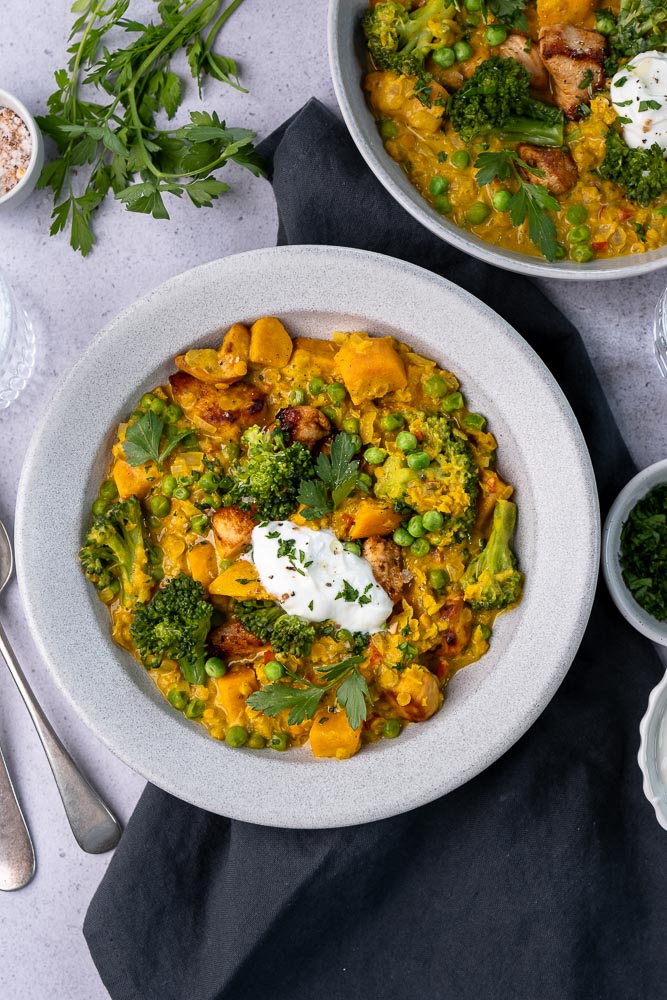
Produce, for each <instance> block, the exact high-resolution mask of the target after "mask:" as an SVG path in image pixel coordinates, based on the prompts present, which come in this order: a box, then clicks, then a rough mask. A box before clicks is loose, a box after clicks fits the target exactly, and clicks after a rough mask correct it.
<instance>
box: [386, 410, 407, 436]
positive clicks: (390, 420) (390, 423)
mask: <svg viewBox="0 0 667 1000" xmlns="http://www.w3.org/2000/svg"><path fill="white" fill-rule="evenodd" d="M404 423H405V417H404V416H403V415H402V414H401V413H387V414H386V416H384V417H383V418H382V420H381V421H380V427H381V428H382V430H383V431H390V432H391V431H397V430H400V428H401V427H402V426H403V424H404Z"/></svg>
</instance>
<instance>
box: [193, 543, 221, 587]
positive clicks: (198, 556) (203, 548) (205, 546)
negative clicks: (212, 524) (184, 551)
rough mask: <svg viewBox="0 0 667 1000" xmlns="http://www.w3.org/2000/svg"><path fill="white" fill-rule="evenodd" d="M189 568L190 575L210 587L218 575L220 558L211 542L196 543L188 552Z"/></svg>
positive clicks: (203, 585) (204, 585)
mask: <svg viewBox="0 0 667 1000" xmlns="http://www.w3.org/2000/svg"><path fill="white" fill-rule="evenodd" d="M188 569H189V571H190V576H191V577H192V579H193V580H196V581H197V583H201V585H202V587H208V585H209V583H211V581H212V580H215V578H216V576H217V575H218V559H217V556H216V554H215V549H214V548H213V546H212V545H211V543H210V542H203V543H201V544H200V545H195V546H194V548H192V549H190V551H189V552H188Z"/></svg>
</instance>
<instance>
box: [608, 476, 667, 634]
mask: <svg viewBox="0 0 667 1000" xmlns="http://www.w3.org/2000/svg"><path fill="white" fill-rule="evenodd" d="M602 570H603V573H604V577H605V580H606V581H607V586H608V588H609V592H610V594H611V596H612V599H613V601H614V603H615V604H616V607H617V608H618V610H619V611H620V612H621V614H622V615H624V617H625V618H626V619H627V620H628V621H629V622H630V624H631V625H634V627H635V628H636V629H637V630H638V631H639V632H641V633H642V634H643V635H645V636H648V638H649V639H652V640H653V641H654V642H657V643H660V644H661V645H663V646H667V459H665V460H664V461H662V462H656V463H655V465H650V466H649V467H648V468H647V469H644V470H643V471H642V472H640V473H638V474H637V475H636V476H635V477H634V478H633V479H631V480H630V482H629V483H628V484H627V486H625V488H624V489H622V490H621V492H620V493H619V495H618V496H617V498H616V500H615V501H614V503H613V504H612V507H611V510H610V511H609V514H608V516H607V520H606V522H605V526H604V531H603V537H602Z"/></svg>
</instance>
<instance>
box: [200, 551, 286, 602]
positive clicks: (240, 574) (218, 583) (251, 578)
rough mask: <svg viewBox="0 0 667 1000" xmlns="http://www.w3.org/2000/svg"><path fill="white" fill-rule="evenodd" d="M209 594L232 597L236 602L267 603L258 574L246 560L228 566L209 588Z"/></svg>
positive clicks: (265, 593) (266, 596)
mask: <svg viewBox="0 0 667 1000" xmlns="http://www.w3.org/2000/svg"><path fill="white" fill-rule="evenodd" d="M208 589H209V593H211V594H215V595H216V596H217V597H234V598H235V599H236V600H237V601H249V600H253V601H268V600H270V599H271V594H269V593H267V591H266V590H265V589H264V587H263V586H262V585H261V583H260V582H259V574H258V572H257V570H256V569H255V567H254V566H253V564H252V563H251V562H248V561H247V560H246V559H239V561H238V562H235V563H233V565H231V566H229V567H228V569H226V570H225V571H224V572H223V573H221V574H220V576H218V577H216V578H215V580H213V582H212V583H211V585H210V586H209V588H208Z"/></svg>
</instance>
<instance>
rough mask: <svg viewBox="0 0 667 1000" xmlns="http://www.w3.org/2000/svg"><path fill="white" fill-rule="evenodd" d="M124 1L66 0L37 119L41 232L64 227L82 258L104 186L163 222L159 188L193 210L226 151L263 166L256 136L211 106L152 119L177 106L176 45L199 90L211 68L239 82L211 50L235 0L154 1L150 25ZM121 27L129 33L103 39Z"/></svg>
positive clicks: (216, 184) (209, 194)
mask: <svg viewBox="0 0 667 1000" xmlns="http://www.w3.org/2000/svg"><path fill="white" fill-rule="evenodd" d="M130 2H131V0H76V3H74V5H73V7H72V11H73V12H74V13H76V14H78V15H79V16H78V17H77V19H76V21H75V22H74V25H73V28H72V33H71V35H70V40H71V41H72V45H71V46H70V48H69V50H68V51H69V53H70V55H71V58H70V61H69V63H68V67H67V69H59V70H57V71H56V74H55V78H56V84H57V88H58V89H57V90H56V91H55V92H54V93H53V94H52V95H51V97H50V98H49V100H48V106H49V114H47V115H43V116H41V117H39V118H38V123H39V126H40V128H41V129H42V131H43V132H44V133H45V134H46V135H49V136H50V137H51V138H52V139H53V140H54V142H55V144H56V147H57V150H58V158H57V159H56V160H54V161H53V162H52V163H48V164H47V165H46V166H45V167H44V169H43V171H42V174H41V177H40V180H39V186H40V187H42V188H47V187H48V188H51V189H52V190H53V195H54V209H53V214H52V225H51V235H55V234H56V233H58V232H60V231H61V230H64V229H66V228H67V226H68V225H69V227H70V244H71V246H72V247H73V248H74V249H75V250H79V251H80V252H81V254H82V255H83V256H84V257H85V256H86V254H88V253H89V252H90V250H91V249H92V246H93V243H94V241H95V237H94V233H93V229H92V216H93V213H94V212H95V210H96V209H97V208H99V206H100V205H101V204H102V202H103V201H104V199H105V198H106V196H107V195H108V194H110V193H111V194H113V195H114V196H115V198H116V199H117V200H119V201H121V202H123V204H124V205H125V206H126V208H127V209H128V210H129V211H131V212H143V213H146V214H149V215H152V216H153V218H155V219H168V218H169V213H168V211H167V208H166V206H165V203H164V198H163V196H164V195H165V194H173V195H176V196H177V197H179V198H180V197H181V196H182V195H183V194H184V193H185V194H187V196H188V197H189V199H190V201H191V202H192V204H193V205H195V206H196V207H198V208H199V207H208V206H210V205H211V204H212V202H213V200H214V199H215V198H217V197H218V196H219V195H220V194H222V193H223V192H224V191H227V190H228V189H229V185H227V184H225V183H224V182H222V181H220V180H218V178H217V177H215V176H213V175H214V172H215V171H216V170H218V169H219V168H221V167H223V166H224V165H225V164H226V163H227V162H228V161H230V160H232V161H234V162H235V163H237V164H239V165H240V166H242V167H245V168H246V169H248V170H250V171H251V172H252V173H253V174H255V175H258V176H259V175H262V174H263V172H264V170H263V165H262V162H261V160H260V158H259V157H258V155H257V153H256V152H255V150H254V147H253V139H254V138H255V134H254V133H253V132H250V131H248V130H247V129H238V128H228V127H227V125H226V124H225V122H224V121H221V120H220V119H219V117H218V115H217V114H216V113H215V112H214V113H213V114H209V113H208V112H193V113H191V114H190V121H189V122H188V123H187V124H185V125H182V126H180V127H177V128H173V129H172V128H162V127H159V126H158V124H157V120H156V118H157V115H158V114H160V113H164V114H165V115H166V117H167V118H168V119H169V120H171V119H172V118H173V117H174V116H175V114H176V112H177V110H178V108H179V106H180V104H181V100H182V85H181V80H180V79H179V77H178V76H177V74H176V73H174V72H173V70H172V69H171V60H172V58H173V57H174V56H175V55H176V54H177V53H178V52H180V51H181V50H185V52H186V55H187V59H188V63H189V67H190V71H191V73H192V75H193V77H195V79H196V80H197V84H198V86H199V88H200V89H201V85H202V81H203V80H204V78H205V77H206V76H210V77H212V78H214V79H217V80H220V81H221V82H224V83H227V84H229V85H230V86H232V87H236V88H237V89H240V90H243V88H242V87H240V85H239V83H238V79H237V68H236V64H235V63H234V60H233V59H230V58H228V57H226V56H222V55H219V54H217V53H215V52H213V45H214V43H215V40H216V38H217V35H218V33H219V31H220V30H221V28H222V27H223V25H224V24H225V22H226V21H227V20H228V18H229V17H230V16H231V14H233V12H234V11H235V10H236V9H237V8H238V7H239V6H240V4H241V3H242V2H243V0H232V2H231V3H229V4H228V5H225V3H224V0H222V2H221V0H159V2H158V0H156V3H157V11H158V14H159V20H158V21H157V22H156V23H153V22H150V23H148V24H144V23H142V22H140V21H137V20H132V19H130V18H128V17H126V13H127V11H128V8H129V6H130ZM221 8H222V9H221ZM119 30H120V31H121V32H125V33H126V34H128V35H135V36H136V37H135V38H134V39H133V40H132V41H131V42H129V43H128V44H127V45H126V46H124V47H113V46H112V45H111V38H113V39H114V40H115V37H116V35H117V34H118V32H119ZM110 33H113V34H112V35H111V38H109V37H108V36H109V35H110ZM75 178H76V180H75ZM81 178H83V179H84V182H83V184H82V183H81Z"/></svg>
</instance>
